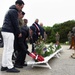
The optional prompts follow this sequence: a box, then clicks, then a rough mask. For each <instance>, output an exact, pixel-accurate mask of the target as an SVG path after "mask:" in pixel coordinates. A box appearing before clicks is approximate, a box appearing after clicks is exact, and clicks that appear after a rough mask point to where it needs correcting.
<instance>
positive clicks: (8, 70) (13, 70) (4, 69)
mask: <svg viewBox="0 0 75 75" xmlns="http://www.w3.org/2000/svg"><path fill="white" fill-rule="evenodd" d="M1 71H6V72H10V73H19V72H20V71H19V70H17V69H15V68H11V69H8V68H7V67H1Z"/></svg>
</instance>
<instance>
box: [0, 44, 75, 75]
mask: <svg viewBox="0 0 75 75" xmlns="http://www.w3.org/2000/svg"><path fill="white" fill-rule="evenodd" d="M29 48H31V46H30V45H29ZM62 48H63V51H62V52H61V56H60V58H52V59H51V60H50V61H49V64H50V66H51V67H52V69H51V70H50V69H48V68H40V67H34V68H31V66H27V67H24V68H23V69H20V71H21V72H20V73H15V74H14V75H75V59H72V58H71V57H70V56H71V55H72V53H73V52H74V51H73V50H68V48H69V46H68V45H66V46H65V45H62ZM2 50H3V49H2V48H0V67H1V57H2ZM29 50H30V49H29ZM28 60H31V58H30V57H29V56H28V55H27V58H26V61H28ZM0 75H13V73H7V72H1V71H0Z"/></svg>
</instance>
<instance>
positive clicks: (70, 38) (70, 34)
mask: <svg viewBox="0 0 75 75" xmlns="http://www.w3.org/2000/svg"><path fill="white" fill-rule="evenodd" d="M67 37H68V41H69V44H71V41H72V33H71V31H69V33H68V34H67Z"/></svg>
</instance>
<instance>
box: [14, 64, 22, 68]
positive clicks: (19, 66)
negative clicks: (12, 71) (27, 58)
mask: <svg viewBox="0 0 75 75" xmlns="http://www.w3.org/2000/svg"><path fill="white" fill-rule="evenodd" d="M14 66H15V67H16V68H23V66H21V65H14Z"/></svg>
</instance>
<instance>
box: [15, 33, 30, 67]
mask: <svg viewBox="0 0 75 75" xmlns="http://www.w3.org/2000/svg"><path fill="white" fill-rule="evenodd" d="M16 44H17V45H16ZM16 44H15V45H16V46H15V47H16V48H15V49H18V50H17V51H18V55H17V58H16V60H15V65H21V66H23V64H24V62H25V58H26V54H29V51H27V48H28V46H27V43H26V42H25V34H24V33H22V37H20V38H17V40H16Z"/></svg>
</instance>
